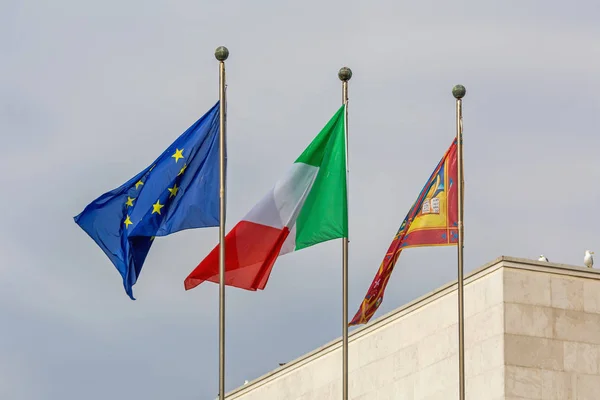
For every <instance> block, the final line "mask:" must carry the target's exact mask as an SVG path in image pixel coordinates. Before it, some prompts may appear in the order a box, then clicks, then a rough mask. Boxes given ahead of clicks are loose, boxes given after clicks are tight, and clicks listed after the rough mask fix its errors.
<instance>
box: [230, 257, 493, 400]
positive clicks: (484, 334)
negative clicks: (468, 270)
mask: <svg viewBox="0 0 600 400" xmlns="http://www.w3.org/2000/svg"><path fill="white" fill-rule="evenodd" d="M502 282H503V278H502V270H501V269H498V270H496V271H494V272H492V273H490V274H487V275H485V276H482V277H478V278H477V279H475V280H473V281H472V282H470V283H468V284H467V285H466V287H465V298H466V299H468V301H466V302H465V318H466V320H465V350H466V354H465V358H466V375H467V385H466V390H467V392H468V394H467V395H468V398H469V399H473V400H475V399H477V400H480V399H484V398H485V399H489V400H500V399H504V397H503V394H504V360H503V335H504V306H503V302H502V296H503V290H502ZM432 297H433V299H425V300H422V301H421V302H418V303H416V304H414V305H412V306H409V307H408V309H407V310H404V311H401V312H400V313H398V314H392V315H390V316H388V317H387V318H382V319H381V320H380V321H377V322H376V323H374V324H373V325H372V326H370V327H368V328H367V329H364V330H362V331H360V332H357V333H356V334H354V335H351V337H350V349H349V370H350V375H349V393H350V398H351V399H353V400H366V399H369V400H396V399H402V400H412V399H422V400H438V399H439V400H442V399H443V400H446V399H449V398H458V383H457V377H458V356H457V348H458V328H457V324H456V321H457V319H458V316H457V295H456V290H455V289H452V288H450V289H446V290H444V291H443V292H442V293H438V294H434V295H433V296H432ZM340 398H341V348H340V345H339V343H336V344H333V345H329V346H326V348H325V349H323V350H321V351H319V352H317V353H315V354H313V355H312V356H309V357H308V358H307V359H306V360H301V361H300V362H299V363H292V365H289V364H288V365H286V367H285V368H282V369H280V370H278V371H276V372H275V373H274V374H273V375H271V376H267V377H264V378H261V379H259V380H258V381H256V382H251V383H250V384H248V385H246V386H245V387H244V388H243V389H242V390H240V391H237V392H234V393H232V394H231V395H230V396H228V399H232V400H233V399H236V400H288V399H289V400H329V399H332V400H339V399H340Z"/></svg>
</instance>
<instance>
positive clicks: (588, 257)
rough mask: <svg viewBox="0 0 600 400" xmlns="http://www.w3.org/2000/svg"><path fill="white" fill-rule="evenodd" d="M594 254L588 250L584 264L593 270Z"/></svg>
mask: <svg viewBox="0 0 600 400" xmlns="http://www.w3.org/2000/svg"><path fill="white" fill-rule="evenodd" d="M592 254H594V252H593V251H589V250H586V251H585V257H583V264H584V265H585V266H586V267H588V268H592V266H593V265H594V257H592Z"/></svg>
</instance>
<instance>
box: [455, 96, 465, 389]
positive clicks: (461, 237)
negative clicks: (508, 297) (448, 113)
mask: <svg viewBox="0 0 600 400" xmlns="http://www.w3.org/2000/svg"><path fill="white" fill-rule="evenodd" d="M466 93H467V90H466V89H465V87H464V86H462V85H456V86H454V87H453V88H452V95H453V96H454V98H455V99H456V145H457V154H456V158H457V162H458V246H457V248H458V390H459V392H458V393H459V399H460V400H465V310H464V306H465V304H464V278H463V250H464V241H465V234H464V225H463V213H464V200H465V190H464V187H465V177H464V171H463V137H462V134H463V123H462V98H463V97H465V94H466Z"/></svg>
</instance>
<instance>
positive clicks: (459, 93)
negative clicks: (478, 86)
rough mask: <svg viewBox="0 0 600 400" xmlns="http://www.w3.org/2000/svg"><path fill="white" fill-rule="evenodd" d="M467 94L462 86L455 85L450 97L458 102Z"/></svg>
mask: <svg viewBox="0 0 600 400" xmlns="http://www.w3.org/2000/svg"><path fill="white" fill-rule="evenodd" d="M466 94H467V89H465V87H464V86H463V85H456V86H454V87H453V88H452V96H454V98H455V99H457V100H460V99H462V98H463V97H465V95H466Z"/></svg>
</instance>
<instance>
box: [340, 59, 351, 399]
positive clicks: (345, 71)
mask: <svg viewBox="0 0 600 400" xmlns="http://www.w3.org/2000/svg"><path fill="white" fill-rule="evenodd" d="M338 78H340V80H341V81H342V104H343V105H345V106H346V107H344V136H345V142H346V191H347V190H348V81H349V80H350V78H352V70H351V69H350V68H348V67H342V68H340V70H339V72H338ZM347 198H348V193H346V199H347ZM347 204H348V203H347V202H346V207H347ZM348 236H349V235H346V237H345V238H342V298H343V300H342V400H348V243H349V240H348Z"/></svg>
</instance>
